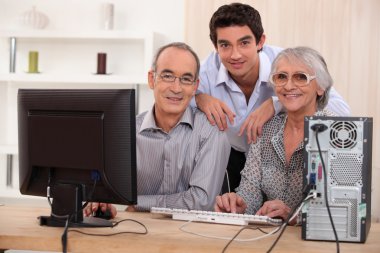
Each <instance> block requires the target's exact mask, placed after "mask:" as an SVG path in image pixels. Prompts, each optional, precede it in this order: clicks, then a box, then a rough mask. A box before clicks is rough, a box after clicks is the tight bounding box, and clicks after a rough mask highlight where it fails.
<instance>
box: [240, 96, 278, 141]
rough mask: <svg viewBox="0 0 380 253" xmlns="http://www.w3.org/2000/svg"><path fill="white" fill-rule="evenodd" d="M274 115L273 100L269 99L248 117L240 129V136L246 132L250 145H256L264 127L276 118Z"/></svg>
mask: <svg viewBox="0 0 380 253" xmlns="http://www.w3.org/2000/svg"><path fill="white" fill-rule="evenodd" d="M274 113H275V111H274V107H273V101H272V98H268V99H267V100H266V101H265V102H264V103H262V104H261V105H260V106H259V108H257V109H256V110H255V111H253V112H251V113H250V114H249V115H248V117H247V118H246V119H245V121H244V123H243V125H242V126H241V128H240V131H239V136H241V135H242V134H243V133H244V130H246V131H247V141H248V144H251V142H253V143H256V140H257V136H260V135H261V134H262V131H263V125H264V124H265V123H266V122H267V121H268V120H270V119H271V118H272V117H273V116H274Z"/></svg>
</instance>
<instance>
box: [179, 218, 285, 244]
mask: <svg viewBox="0 0 380 253" xmlns="http://www.w3.org/2000/svg"><path fill="white" fill-rule="evenodd" d="M190 223H192V220H189V221H187V222H185V223H184V224H183V225H181V226H180V227H179V230H181V231H182V232H185V233H188V234H192V235H197V236H201V237H205V238H212V239H220V240H235V241H238V242H250V241H256V240H260V239H263V238H265V237H268V236H270V235H272V234H274V233H276V232H277V231H278V230H279V229H280V228H281V226H276V228H275V229H273V230H272V231H270V232H268V233H265V235H263V236H259V237H255V238H249V239H235V238H236V236H237V235H238V234H239V233H240V232H241V231H238V233H237V235H235V236H233V237H221V236H214V235H206V234H201V233H196V232H192V231H189V230H186V229H185V227H186V226H187V225H189V224H190ZM247 227H248V228H249V227H251V226H250V225H249V226H244V227H243V228H242V229H241V230H244V229H247ZM260 228H262V227H260ZM260 231H262V230H261V229H260Z"/></svg>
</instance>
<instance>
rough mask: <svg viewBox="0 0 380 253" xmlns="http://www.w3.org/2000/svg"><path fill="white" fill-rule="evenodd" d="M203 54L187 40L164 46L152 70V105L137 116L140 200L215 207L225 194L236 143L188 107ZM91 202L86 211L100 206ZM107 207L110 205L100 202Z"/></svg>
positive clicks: (145, 206)
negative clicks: (217, 200)
mask: <svg viewBox="0 0 380 253" xmlns="http://www.w3.org/2000/svg"><path fill="white" fill-rule="evenodd" d="M198 75H199V59H198V57H197V55H196V54H195V53H194V51H193V50H192V49H191V48H190V47H189V46H187V45H186V44H184V43H171V44H168V45H166V46H163V47H162V48H160V49H159V50H158V52H157V54H156V57H155V59H154V62H153V65H152V70H151V71H149V73H148V82H149V87H150V88H151V89H152V90H153V92H154V98H155V104H154V106H153V108H152V109H151V110H150V111H148V112H145V113H142V114H140V115H138V116H137V118H136V135H137V136H136V141H137V194H138V197H137V203H138V204H137V205H136V206H129V207H128V208H127V211H149V210H150V208H151V207H170V208H185V209H198V210H212V208H213V203H214V200H215V197H216V196H217V195H218V194H219V193H220V189H221V186H222V182H223V177H224V173H225V169H226V166H227V162H228V157H229V153H230V149H231V146H230V144H229V142H228V138H227V136H226V135H225V133H224V132H221V131H219V130H218V129H217V128H216V127H214V126H212V125H210V124H209V123H208V121H207V118H206V116H205V115H204V114H203V113H202V112H200V111H199V110H194V109H192V108H191V107H190V106H189V103H190V101H191V99H192V98H193V96H194V94H195V92H196V90H197V88H198V83H199V80H198ZM98 205H99V204H98V203H92V204H91V205H89V206H88V207H87V208H86V209H85V210H84V212H85V215H90V214H91V212H92V211H94V210H97V209H98ZM101 208H102V210H103V211H105V209H107V208H110V209H111V213H112V216H115V215H116V209H115V207H114V206H112V205H110V204H101Z"/></svg>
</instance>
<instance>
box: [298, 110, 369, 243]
mask: <svg viewBox="0 0 380 253" xmlns="http://www.w3.org/2000/svg"><path fill="white" fill-rule="evenodd" d="M372 128H373V121H372V118H368V117H322V116H311V117H305V139H304V145H305V151H304V173H303V175H304V180H303V183H304V186H306V185H309V186H310V189H311V190H310V191H311V192H312V193H313V192H314V193H315V196H317V197H316V198H312V199H310V200H308V201H306V202H305V205H304V206H303V208H302V239H304V240H323V241H335V236H334V233H333V229H332V226H331V223H330V219H329V216H328V211H327V206H326V202H325V194H327V198H328V204H329V206H330V211H331V215H332V219H333V221H334V225H335V228H336V232H337V236H338V240H339V241H346V242H365V240H366V238H367V235H368V232H369V229H370V226H371V174H372V169H371V168H372ZM317 132H318V140H319V146H320V152H319V150H318V143H317V138H316V137H317ZM321 158H322V159H323V162H324V165H325V169H326V180H327V184H326V186H327V187H326V189H327V192H325V187H324V186H325V183H324V181H325V178H324V177H325V173H324V170H323V163H322V159H321Z"/></svg>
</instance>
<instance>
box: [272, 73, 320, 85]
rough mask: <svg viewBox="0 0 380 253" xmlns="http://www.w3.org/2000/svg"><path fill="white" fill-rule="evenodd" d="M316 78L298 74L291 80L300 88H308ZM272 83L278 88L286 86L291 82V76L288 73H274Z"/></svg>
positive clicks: (306, 74) (293, 75)
mask: <svg viewBox="0 0 380 253" xmlns="http://www.w3.org/2000/svg"><path fill="white" fill-rule="evenodd" d="M315 78H316V76H312V75H309V74H308V73H303V72H296V73H294V74H292V75H291V77H290V80H292V83H293V84H295V85H296V86H298V87H302V86H307V85H309V84H310V82H311V81H312V80H314V79H315ZM269 80H270V82H271V83H273V84H274V85H276V86H279V87H280V86H284V85H285V84H287V83H288V82H289V74H288V73H286V72H278V73H273V74H272V75H271V76H270V79H269Z"/></svg>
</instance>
